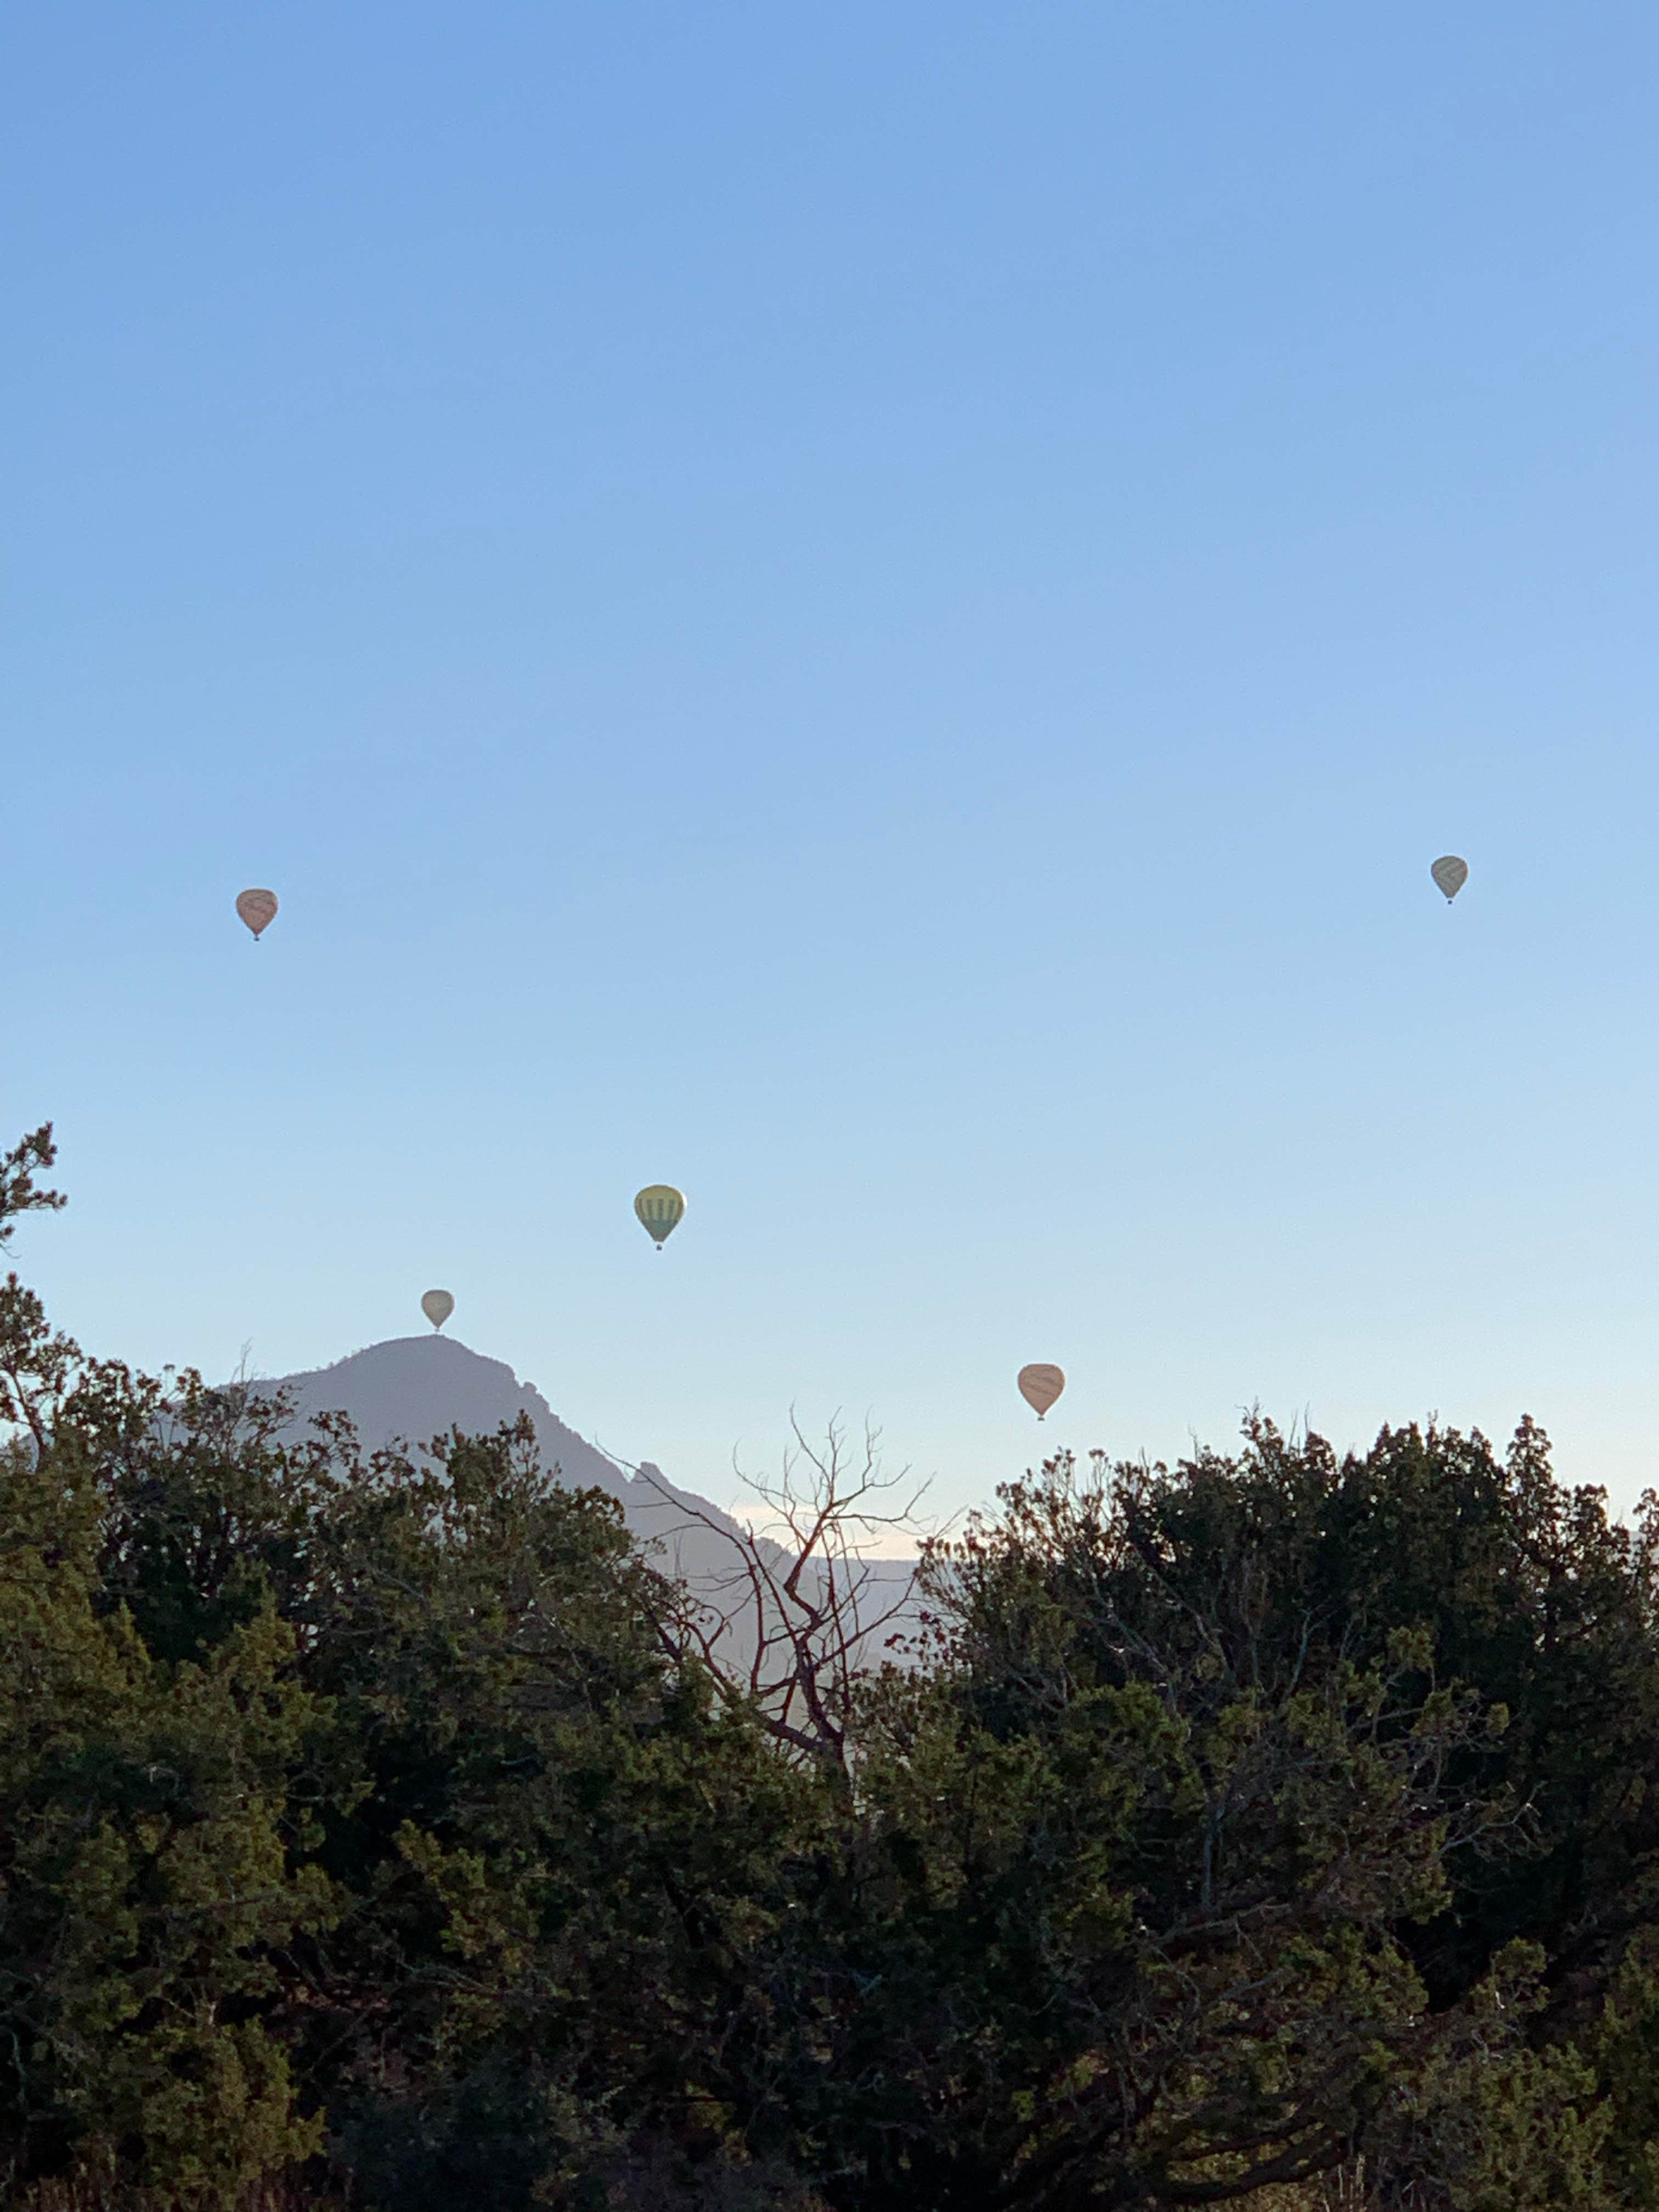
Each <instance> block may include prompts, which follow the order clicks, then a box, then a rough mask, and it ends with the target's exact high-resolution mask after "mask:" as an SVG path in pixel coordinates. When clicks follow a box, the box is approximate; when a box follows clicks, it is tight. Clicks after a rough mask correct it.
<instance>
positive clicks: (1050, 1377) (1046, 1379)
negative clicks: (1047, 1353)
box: [1019, 1360, 1066, 1420]
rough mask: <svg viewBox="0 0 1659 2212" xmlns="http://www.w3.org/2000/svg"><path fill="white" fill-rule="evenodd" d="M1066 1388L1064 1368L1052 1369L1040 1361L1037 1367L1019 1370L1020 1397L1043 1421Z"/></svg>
mask: <svg viewBox="0 0 1659 2212" xmlns="http://www.w3.org/2000/svg"><path fill="white" fill-rule="evenodd" d="M1065 1388H1066V1370H1065V1369H1064V1368H1063V1367H1050V1366H1048V1365H1047V1364H1045V1363H1044V1362H1042V1360H1039V1361H1038V1362H1037V1363H1036V1365H1035V1366H1031V1367H1022V1368H1021V1369H1020V1370H1019V1395H1020V1396H1021V1397H1022V1398H1024V1401H1025V1402H1026V1404H1027V1405H1028V1406H1029V1407H1030V1408H1031V1410H1032V1412H1033V1413H1035V1414H1036V1417H1037V1419H1038V1420H1041V1419H1042V1417H1043V1415H1044V1414H1045V1413H1047V1412H1048V1408H1049V1407H1050V1406H1052V1405H1053V1404H1054V1401H1055V1399H1056V1398H1058V1397H1059V1395H1060V1392H1061V1391H1062V1390H1063V1389H1065Z"/></svg>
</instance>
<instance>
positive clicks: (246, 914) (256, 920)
mask: <svg viewBox="0 0 1659 2212" xmlns="http://www.w3.org/2000/svg"><path fill="white" fill-rule="evenodd" d="M236 911H237V913H238V914H240V915H241V917H242V920H243V921H245V922H246V924H247V926H248V927H249V928H250V929H251V930H252V932H253V941H254V943H255V944H256V945H257V944H258V942H259V934H260V932H261V931H262V930H266V929H269V928H270V925H271V923H272V922H273V921H276V892H275V891H257V890H256V891H238V892H237V894H236Z"/></svg>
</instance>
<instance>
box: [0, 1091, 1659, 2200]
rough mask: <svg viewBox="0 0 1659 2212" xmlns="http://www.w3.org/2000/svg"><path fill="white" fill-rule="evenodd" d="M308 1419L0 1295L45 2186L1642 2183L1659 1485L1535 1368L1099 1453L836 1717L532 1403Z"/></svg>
mask: <svg viewBox="0 0 1659 2212" xmlns="http://www.w3.org/2000/svg"><path fill="white" fill-rule="evenodd" d="M51 1165H52V1147H51V1143H50V1136H49V1133H46V1132H40V1133H37V1134H36V1135H35V1136H34V1137H33V1138H31V1139H27V1141H26V1143H25V1144H24V1145H23V1146H20V1147H19V1148H18V1149H17V1150H16V1151H15V1152H13V1153H12V1154H11V1155H9V1157H8V1158H6V1159H5V1160H4V1161H3V1162H0V1241H3V1239H4V1237H5V1235H6V1234H8V1233H9V1230H10V1228H11V1227H12V1225H13V1223H14V1221H15V1218H16V1217H18V1216H20V1215H22V1214H25V1213H27V1212H31V1211H34V1210H38V1209H40V1208H41V1207H44V1206H50V1205H51V1204H52V1203H53V1202H54V1200H53V1197H52V1194H49V1193H46V1192H43V1191H42V1190H40V1188H38V1186H37V1181H36V1178H37V1176H38V1175H39V1174H40V1173H42V1172H44V1171H45V1170H47V1169H49V1168H50V1167H51ZM280 1416H281V1409H280V1408H276V1407H262V1406H261V1405H260V1404H259V1403H258V1401H256V1400H254V1399H253V1398H252V1396H251V1395H249V1394H248V1393H247V1392H246V1391H245V1390H240V1389H239V1390H217V1391H216V1390H210V1389H205V1388H204V1386H203V1385H202V1383H200V1381H199V1379H198V1378H197V1377H195V1376H191V1375H185V1376H179V1377H176V1378H172V1379H170V1380H168V1381H167V1382H166V1383H160V1382H156V1381H153V1380H147V1379H145V1378H143V1377H142V1376H135V1375H133V1374H131V1373H130V1372H129V1371H128V1370H126V1369H125V1368H123V1367H121V1366H119V1365H118V1364H109V1363H100V1362H96V1361H89V1360H87V1359H85V1358H83V1357H82V1354H81V1353H80V1352H79V1351H78V1349H77V1348H76V1346H74V1345H73V1344H71V1343H70V1342H69V1341H68V1340H67V1339H65V1338H64V1337H62V1336H60V1335H58V1334H54V1333H53V1331H52V1329H51V1328H50V1326H49V1324H48V1322H47V1319H46V1315H45V1313H44V1312H43V1310H42V1309H41V1306H40V1302H39V1301H38V1299H36V1298H35V1297H33V1294H32V1293H31V1292H30V1291H28V1290H27V1289H26V1288H25V1287H24V1286H22V1285H21V1284H20V1283H19V1281H18V1280H17V1279H16V1277H15V1275H14V1276H11V1277H9V1279H8V1280H7V1282H6V1284H5V1285H3V1287H0V1423H3V1424H4V1431H5V1434H6V1435H7V1436H9V1439H10V1441H9V1443H4V1444H0V2174H3V2175H4V2176H6V2177H7V2181H8V2185H9V2190H10V2191H11V2193H12V2194H13V2195H18V2196H21V2195H22V2194H23V2193H24V2192H26V2191H28V2190H30V2189H32V2188H33V2187H35V2186H36V2185H39V2184H40V2183H42V2182H43V2181H51V2180H52V2179H56V2178H63V2179H81V2180H83V2181H85V2182H87V2183H88V2184H89V2185H94V2186H96V2187H98V2188H100V2189H101V2190H102V2191H104V2193H105V2197H106V2201H107V2202H109V2203H131V2204H133V2205H135V2206H144V2207H148V2208H151V2212H162V2209H163V2208H169V2207H173V2206H179V2207H184V2206H192V2207H202V2208H209V2207H216V2206H229V2205H233V2204H234V2203H237V2202H238V2201H239V2200H246V2197H247V2196H248V2192H249V2191H250V2189H251V2188H252V2185H254V2184H256V2183H257V2182H258V2181H259V2180H260V2179H262V2178H268V2177H276V2176H283V2175H286V2176H288V2177H289V2179H290V2180H291V2181H292V2182H293V2183H294V2185H295V2187H296V2189H298V2190H299V2191H301V2192H302V2193H303V2195H305V2196H306V2197H309V2198H313V2199H314V2200H315V2201H318V2202H319V2203H325V2202H331V2201H338V2202H340V2203H346V2202H349V2203H352V2204H355V2205H359V2206H362V2207H364V2208H367V2209H368V2212H380V2208H385V2212H391V2208H393V2207H396V2208H398V2212H421V2209H422V2208H425V2207H434V2208H435V2207H437V2206H439V2205H440V2204H445V2203H454V2202H462V2203H467V2204H468V2205H470V2206H477V2207H481V2208H499V2212H507V2208H517V2207H520V2206H528V2205H530V2204H532V2203H545V2204H550V2205H553V2206H567V2207H570V2208H573V2212H575V2208H586V2207H594V2208H597V2207H602V2206H607V2205H610V2206H617V2207H639V2208H644V2207H646V2206H647V2205H648V2206H653V2207H661V2206H671V2205H681V2206H684V2207H687V2208H690V2207H703V2208H705V2209H706V2212H716V2208H729V2212H738V2208H743V2207H753V2208H757V2212H758V2208H761V2207H774V2208H779V2212H783V2208H795V2212H810V2208H813V2207H817V2208H828V2212H899V2208H902V2212H956V2208H962V2212H968V2208H973V2212H981V2209H982V2208H984V2209H986V2212H994V2208H997V2207H1011V2208H1012V2207H1018V2206H1030V2207H1034V2208H1037V2207H1041V2208H1054V2212H1069V2208H1073V2207H1079V2208H1081V2207H1085V2206H1089V2207H1107V2208H1113V2207H1118V2208H1130V2207H1142V2208H1151V2207H1153V2206H1176V2205H1182V2204H1202V2203H1225V2202H1238V2201H1242V2200H1246V2199H1249V2198H1251V2197H1254V2199H1255V2203H1257V2204H1258V2205H1261V2206H1265V2205H1267V2203H1269V2202H1272V2203H1277V2204H1286V2203H1291V2202H1300V2201H1304V2200H1303V2199H1302V2198H1300V2197H1298V2196H1297V2191H1301V2190H1304V2189H1308V2188H1311V2187H1313V2186H1315V2185H1317V2184H1318V2182H1319V2181H1320V2179H1321V2178H1322V2177H1325V2176H1330V2175H1334V2174H1337V2173H1339V2172H1340V2173H1342V2174H1344V2175H1346V2176H1347V2177H1348V2179H1349V2180H1350V2181H1351V2182H1352V2181H1355V2179H1356V2177H1358V2176H1360V2175H1362V2174H1363V2176H1364V2190H1365V2191H1366V2192H1367V2201H1369V2202H1371V2203H1375V2204H1376V2205H1378V2206H1383V2205H1390V2204H1392V2205H1398V2206H1401V2207H1405V2206H1408V2205H1409V2206H1412V2207H1434V2206H1439V2207H1443V2208H1445V2212H1500V2208H1502V2212H1516V2208H1520V2212H1525V2208H1533V2207H1535V2208H1539V2209H1540V2212H1541V2208H1544V2207H1547V2206H1548V2207H1556V2206H1565V2207H1577V2208H1581V2212H1613V2208H1637V2207H1652V2206H1659V1943H1656V1940H1655V1935H1654V1930H1655V1929H1656V1926H1659V1911H1656V1899H1655V1875H1656V1869H1659V1857H1656V1853H1659V1805H1656V1802H1655V1797H1656V1792H1655V1790H1654V1789H1653V1788H1652V1787H1651V1784H1653V1783H1655V1782H1656V1781H1659V1586H1656V1558H1655V1545H1654V1541H1653V1522H1652V1520H1651V1517H1650V1515H1649V1514H1648V1512H1647V1511H1646V1510H1645V1509H1644V1514H1643V1515H1642V1516H1639V1517H1638V1522H1637V1525H1636V1528H1635V1529H1634V1530H1633V1531H1631V1530H1626V1529H1624V1528H1620V1527H1619V1526H1617V1525H1615V1524H1613V1522H1610V1521H1609V1520H1608V1518H1607V1513H1606V1510H1605V1508H1604V1504H1603V1501H1602V1499H1601V1497H1600V1495H1599V1494H1598V1493H1596V1492H1588V1491H1578V1492H1568V1491H1565V1490H1564V1489H1563V1488H1562V1487H1560V1486H1559V1485H1557V1484H1556V1483H1555V1482H1554V1480H1553V1478H1552V1476H1551V1474H1550V1472H1549V1468H1548V1460H1547V1445H1546V1443H1545V1440H1544V1439H1543V1437H1541V1435H1540V1434H1539V1433H1538V1432H1537V1431H1535V1430H1534V1429H1533V1428H1532V1427H1530V1426H1529V1425H1525V1424H1523V1425H1522V1428H1521V1430H1520V1431H1519V1432H1518V1433H1517V1435H1516V1438H1515V1441H1514V1443H1513V1445H1512V1446H1511V1448H1510V1451H1509V1453H1508V1455H1506V1456H1504V1457H1502V1458H1500V1457H1498V1456H1497V1455H1494V1454H1493V1453H1492V1450H1491V1449H1489V1447H1488V1446H1487V1445H1486V1443H1485V1442H1484V1441H1483V1440H1482V1439H1481V1438H1480V1437H1478V1436H1470V1437H1464V1436H1460V1435H1456V1434H1454V1433H1451V1432H1448V1431H1438V1430H1436V1429H1432V1428H1431V1429H1428V1430H1426V1431H1424V1430H1419V1429H1408V1430H1405V1431H1390V1432H1385V1433H1384V1435H1383V1437H1380V1438H1379V1440H1378V1442H1377V1443H1376V1446H1375V1448H1374V1449H1372V1450H1371V1451H1370V1452H1369V1453H1367V1454H1366V1455H1364V1456H1363V1457H1360V1456H1353V1457H1349V1458H1346V1459H1339V1458H1338V1457H1337V1456H1336V1455H1334V1454H1333V1453H1332V1452H1330V1451H1329V1450H1328V1448H1327V1447H1325V1446H1324V1445H1323V1444H1322V1443H1320V1441H1319V1440H1318V1439H1316V1438H1311V1437H1310V1438H1306V1439H1303V1440H1301V1441H1300V1442H1291V1441H1287V1440H1286V1439H1285V1438H1283V1437H1280V1436H1279V1435H1278V1434H1277V1433H1276V1432H1275V1431H1273V1429H1271V1428H1270V1427H1268V1426H1267V1425H1253V1426H1252V1427H1251V1428H1250V1430H1249V1431H1248V1433H1247V1435H1246V1437H1245V1439H1244V1442H1243V1449H1242V1450H1241V1452H1240V1453H1239V1454H1238V1455H1237V1456H1234V1457H1231V1458H1220V1457H1215V1456H1211V1455H1200V1456H1198V1457H1196V1458H1195V1459H1194V1460H1193V1461H1192V1462H1188V1463H1186V1464H1183V1465H1182V1466H1180V1467H1178V1468H1175V1469H1173V1470H1166V1469H1164V1468H1150V1469H1149V1468H1132V1467H1120V1468H1115V1469H1108V1468H1105V1467H1104V1466H1102V1465H1098V1464H1097V1465H1095V1466H1093V1467H1092V1468H1090V1469H1088V1470H1086V1471H1079V1469H1078V1468H1075V1467H1074V1466H1073V1465H1072V1464H1071V1463H1070V1462H1067V1461H1066V1460H1064V1459H1060V1460H1058V1461H1055V1462H1052V1463H1051V1464H1050V1465H1049V1466H1048V1467H1046V1468H1043V1469H1042V1472H1041V1473H1040V1474H1037V1475H1035V1476H1030V1477H1028V1478H1027V1479H1026V1480H1024V1481H1022V1482H1019V1483H1016V1484H1013V1485H1012V1486H1009V1487H1008V1488H1007V1489H1006V1491H1005V1492H1003V1493H1002V1496H1001V1499H1000V1509H999V1510H998V1512H997V1513H996V1514H994V1516H987V1517H986V1518H985V1519H984V1520H983V1521H982V1522H976V1523H975V1524H974V1526H973V1527H972V1528H971V1529H970V1531H969V1534H968V1536H967V1537H966V1539H965V1540H963V1541H961V1542H959V1543H957V1544H956V1545H954V1546H939V1547H935V1549H934V1551H933V1554H932V1556H931V1558H930V1559H929V1561H928V1565H927V1584H928V1588H929V1590H930V1592H931V1595H932V1597H933V1609H934V1612H935V1614H936V1617H937V1619H936V1630H935V1633H934V1635H933V1639H932V1641H931V1644H930V1645H929V1648H928V1649H927V1650H925V1651H924V1652H922V1653H921V1654H920V1655H917V1657H916V1662H915V1664H913V1665H911V1666H909V1667H908V1668H905V1669H902V1670H899V1669H895V1668H888V1669H886V1670H884V1671H883V1672H881V1673H879V1674H875V1675H872V1676H871V1677H870V1678H868V1679H867V1680H866V1681H865V1682H864V1683H863V1685H862V1686H861V1688H860V1694H859V1703H858V1707H857V1711H856V1714H855V1717H854V1725H853V1727H852V1729H851V1730H850V1732H849V1735H848V1747H847V1755H846V1756H845V1758H836V1759H823V1758H817V1759H815V1758H811V1757H804V1756H802V1755H801V1753H800V1752H799V1747H794V1746H792V1745H791V1744H789V1743H788V1742H787V1741H783V1740H782V1739H781V1737H780V1735H779V1734H778V1732H777V1731H776V1730H775V1729H773V1728H771V1727H769V1721H768V1715H767V1714H766V1712H765V1711H762V1710H757V1709H755V1708H753V1707H750V1706H745V1705H744V1703H743V1701H742V1700H741V1699H735V1700H734V1699H732V1697H731V1696H730V1695H726V1694H716V1690H717V1685H716V1684H715V1683H714V1681H713V1680H712V1679H711V1676H710V1674H708V1670H707V1668H704V1667H702V1666H701V1665H694V1664H691V1663H690V1662H686V1661H684V1659H683V1658H680V1657H678V1656H676V1655H677V1653H678V1651H680V1650H683V1648H684V1646H683V1643H682V1641H681V1640H680V1639H678V1638H675V1637H674V1636H673V1634H672V1633H671V1628H672V1625H673V1623H674V1622H675V1620H677V1619H678V1617H679V1613H680V1609H681V1607H683V1604H684V1598H683V1595H682V1594H681V1593H679V1592H678V1591H677V1590H676V1589H674V1587H673V1586H672V1585H671V1583H668V1582H667V1581H665V1579H664V1577H662V1576H661V1575H660V1573H659V1571H658V1570H657V1569H656V1567H655V1566H654V1565H653V1563H652V1561H651V1560H649V1559H646V1558H643V1557H641V1555H640V1554H639V1553H637V1552H636V1551H635V1549H634V1548H633V1547H631V1545H630V1543H629V1538H628V1535H627V1533H626V1530H625V1529H624V1528H623V1525H622V1522H621V1519H620V1516H619V1515H618V1513H617V1509H616V1507H615V1506H614V1505H613V1504H611V1501H610V1500H608V1499H607V1498H605V1497H603V1496H602V1495H600V1494H599V1493H597V1492H570V1491H567V1490H565V1489H562V1488H561V1487H560V1486H558V1485H557V1484H556V1482H554V1481H553V1480H551V1479H550V1476H549V1475H548V1474H546V1473H545V1472H544V1471H543V1470H542V1469H540V1468H538V1466H537V1465H536V1463H535V1460H534V1455H533V1450H532V1445H531V1442H530V1440H529V1438H528V1437H527V1436H526V1435H523V1434H519V1435H513V1434H504V1435H502V1436H499V1437H489V1438H471V1439H468V1438H463V1437H449V1438H447V1439H444V1440H439V1441H438V1442H437V1443H435V1445H434V1446H433V1447H431V1448H430V1450H429V1452H428V1454H427V1455H423V1456H422V1457H420V1458H418V1459H416V1460H410V1459H408V1458H405V1457H403V1456H401V1455H395V1454H385V1453H382V1454H378V1455H374V1456H373V1457H372V1458H368V1459H367V1460H366V1459H365V1458H364V1456H363V1455H362V1453H361V1452H360V1451H359V1450H358V1449H357V1447H356V1443H355V1441H354V1440H353V1438H352V1437H351V1436H350V1435H349V1431H347V1430H346V1429H345V1428H344V1427H343V1425H337V1424H336V1425H323V1426H321V1427H320V1428H319V1429H317V1430H315V1431H312V1432H310V1433H308V1434H307V1437H305V1439H304V1440H303V1441H302V1442H300V1443H295V1442H294V1441H293V1440H292V1437H291V1436H290V1435H289V1432H288V1431H285V1430H284V1429H283V1426H282V1423H281V1418H280ZM1306 2201H1309V2202H1312V2201H1313V2200H1312V2199H1311V2198H1309V2199H1307V2200H1306Z"/></svg>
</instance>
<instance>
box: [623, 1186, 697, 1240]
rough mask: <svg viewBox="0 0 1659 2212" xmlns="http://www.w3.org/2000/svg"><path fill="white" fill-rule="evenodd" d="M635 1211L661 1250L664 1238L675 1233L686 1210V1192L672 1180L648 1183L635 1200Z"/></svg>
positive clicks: (648, 1234)
mask: <svg viewBox="0 0 1659 2212" xmlns="http://www.w3.org/2000/svg"><path fill="white" fill-rule="evenodd" d="M634 1211H635V1213H637V1214H638V1215H639V1217H640V1219H641V1222H642V1223H643V1224H644V1225H645V1230H646V1233H647V1236H649V1237H651V1238H652V1239H653V1242H654V1243H655V1244H656V1247H657V1249H658V1251H659V1252H660V1251H661V1249H662V1248H663V1240H664V1239H665V1237H671V1236H672V1235H673V1233H674V1231H675V1229H676V1228H677V1227H678V1225H679V1219H680V1216H681V1215H682V1214H683V1213H684V1212H685V1194H684V1191H678V1190H676V1189H675V1188H674V1186H673V1184H672V1183H671V1182H653V1183H647V1185H646V1187H645V1188H644V1189H643V1190H642V1191H641V1193H640V1194H639V1196H638V1197H637V1198H636V1199H635V1200H634Z"/></svg>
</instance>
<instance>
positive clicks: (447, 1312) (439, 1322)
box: [421, 1291, 455, 1328]
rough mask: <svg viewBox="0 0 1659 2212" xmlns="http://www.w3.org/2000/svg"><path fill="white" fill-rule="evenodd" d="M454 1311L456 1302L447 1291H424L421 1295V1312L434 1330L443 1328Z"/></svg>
mask: <svg viewBox="0 0 1659 2212" xmlns="http://www.w3.org/2000/svg"><path fill="white" fill-rule="evenodd" d="M454 1310H455V1301H454V1299H453V1298H452V1297H450V1295H449V1293H448V1291H422V1293H421V1311H422V1313H423V1314H424V1315H425V1316H426V1317H427V1319H428V1321H429V1322H431V1324H432V1326H433V1328H442V1327H443V1325H444V1323H445V1322H447V1320H448V1319H449V1316H451V1314H453V1312H454Z"/></svg>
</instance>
